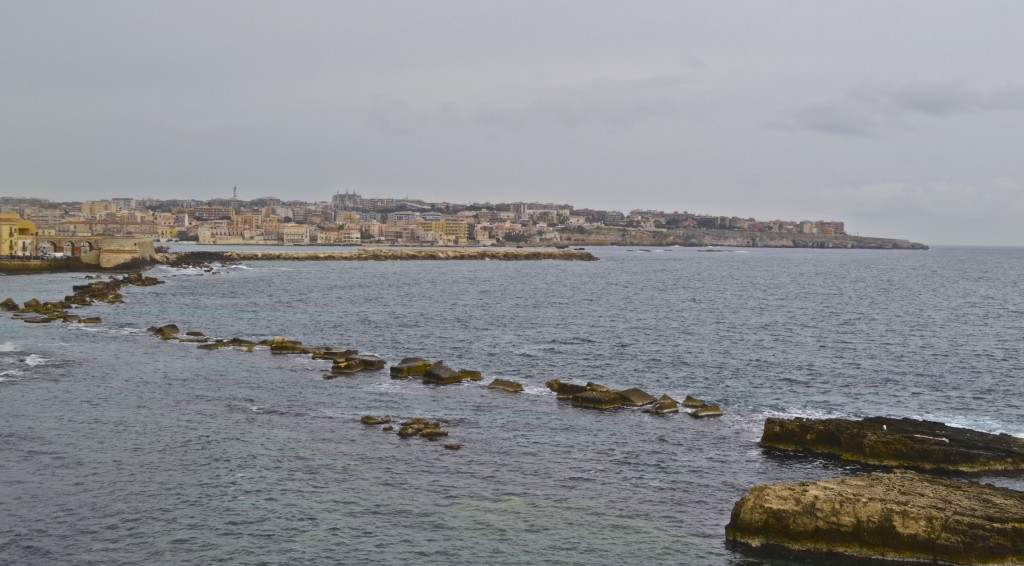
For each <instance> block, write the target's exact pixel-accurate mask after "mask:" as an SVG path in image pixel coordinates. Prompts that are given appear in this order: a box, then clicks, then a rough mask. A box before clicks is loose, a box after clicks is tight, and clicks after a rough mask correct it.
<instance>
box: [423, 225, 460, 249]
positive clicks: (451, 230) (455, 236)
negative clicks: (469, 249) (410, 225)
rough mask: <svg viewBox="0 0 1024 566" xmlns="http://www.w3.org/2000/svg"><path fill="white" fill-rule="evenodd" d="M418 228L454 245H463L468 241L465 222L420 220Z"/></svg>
mask: <svg viewBox="0 0 1024 566" xmlns="http://www.w3.org/2000/svg"><path fill="white" fill-rule="evenodd" d="M419 228H420V230H421V231H423V232H434V233H435V234H441V235H443V236H444V239H445V240H446V241H448V242H451V243H454V244H465V243H466V242H467V241H468V240H469V223H467V222H466V221H465V220H433V221H430V220H421V221H420V222H419Z"/></svg>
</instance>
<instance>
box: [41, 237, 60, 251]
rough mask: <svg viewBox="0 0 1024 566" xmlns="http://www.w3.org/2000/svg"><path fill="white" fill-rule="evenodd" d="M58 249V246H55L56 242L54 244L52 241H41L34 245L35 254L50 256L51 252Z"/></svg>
mask: <svg viewBox="0 0 1024 566" xmlns="http://www.w3.org/2000/svg"><path fill="white" fill-rule="evenodd" d="M58 247H59V246H57V242H54V241H53V240H41V241H40V242H39V243H38V244H37V245H36V253H38V254H52V253H53V252H55V251H57V248H58Z"/></svg>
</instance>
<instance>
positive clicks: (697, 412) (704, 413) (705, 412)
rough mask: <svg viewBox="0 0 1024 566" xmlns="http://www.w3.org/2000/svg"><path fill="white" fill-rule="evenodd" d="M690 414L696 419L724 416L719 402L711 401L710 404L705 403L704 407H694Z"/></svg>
mask: <svg viewBox="0 0 1024 566" xmlns="http://www.w3.org/2000/svg"><path fill="white" fill-rule="evenodd" d="M690 415H691V416H692V417H693V418H695V419H704V418H707V417H720V416H722V408H721V407H719V406H718V403H711V404H710V405H704V406H703V407H699V408H697V409H694V410H693V411H692V412H691V413H690Z"/></svg>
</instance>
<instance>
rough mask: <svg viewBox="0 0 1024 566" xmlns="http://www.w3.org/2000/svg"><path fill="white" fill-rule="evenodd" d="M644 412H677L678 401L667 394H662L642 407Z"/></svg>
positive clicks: (664, 413) (657, 413) (656, 413)
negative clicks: (649, 404) (652, 402)
mask: <svg viewBox="0 0 1024 566" xmlns="http://www.w3.org/2000/svg"><path fill="white" fill-rule="evenodd" d="M644 412H645V413H652V414H655V415H666V414H669V413H678V412H679V403H678V402H676V400H675V399H673V398H671V397H669V396H668V395H662V396H661V398H660V399H658V400H657V401H655V402H654V404H653V405H651V406H650V407H647V408H646V409H644Z"/></svg>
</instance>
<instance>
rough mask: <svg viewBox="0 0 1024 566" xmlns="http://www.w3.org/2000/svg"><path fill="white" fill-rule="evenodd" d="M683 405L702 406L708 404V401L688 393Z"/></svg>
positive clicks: (690, 406)
mask: <svg viewBox="0 0 1024 566" xmlns="http://www.w3.org/2000/svg"><path fill="white" fill-rule="evenodd" d="M683 406H684V407H689V408H700V407H705V406H707V403H705V402H704V401H701V400H700V399H698V398H696V397H693V396H692V395H687V396H686V398H685V399H683Z"/></svg>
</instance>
